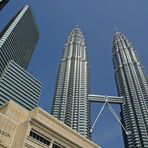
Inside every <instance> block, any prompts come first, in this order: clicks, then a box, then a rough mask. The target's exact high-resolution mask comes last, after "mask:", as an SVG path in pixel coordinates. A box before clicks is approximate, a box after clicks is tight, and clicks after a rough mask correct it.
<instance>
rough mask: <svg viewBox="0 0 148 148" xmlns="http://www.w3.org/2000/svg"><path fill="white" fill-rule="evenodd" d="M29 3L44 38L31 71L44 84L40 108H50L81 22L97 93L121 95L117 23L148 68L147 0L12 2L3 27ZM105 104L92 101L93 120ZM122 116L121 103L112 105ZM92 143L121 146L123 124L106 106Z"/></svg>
mask: <svg viewBox="0 0 148 148" xmlns="http://www.w3.org/2000/svg"><path fill="white" fill-rule="evenodd" d="M25 4H28V5H30V6H31V8H32V10H33V12H34V15H35V18H36V21H37V24H38V27H39V30H40V39H39V41H38V44H37V46H36V50H35V52H34V54H33V57H32V60H31V63H30V65H29V69H28V71H29V72H30V73H31V74H32V75H34V76H35V77H36V78H38V79H39V80H40V81H41V82H42V83H43V89H42V94H41V98H40V102H39V106H41V107H42V108H44V109H45V110H46V111H48V112H50V109H51V104H52V98H53V94H54V89H55V84H56V76H57V72H58V66H59V63H60V58H61V54H62V51H63V48H64V44H65V43H66V40H67V36H68V34H69V32H70V31H71V30H72V29H73V28H74V27H75V26H76V24H77V22H79V27H80V28H81V30H82V32H83V34H84V37H85V40H86V44H87V48H88V55H89V66H90V83H91V84H90V89H91V93H93V94H107V95H117V91H116V85H115V80H114V70H113V64H112V40H113V35H114V32H115V29H114V24H116V26H117V28H118V30H119V31H120V32H122V33H124V34H125V35H126V36H127V37H128V39H129V40H130V41H131V42H132V43H133V46H134V47H135V48H136V50H137V53H138V54H139V56H140V58H141V61H142V63H143V65H144V66H145V70H146V72H148V62H147V55H148V37H147V35H148V27H147V26H148V8H147V6H148V1H147V0H141V1H139V0H124V1H122V0H11V1H10V2H9V3H8V4H7V5H6V6H5V8H4V9H3V10H2V11H1V12H0V22H1V23H0V30H2V28H3V27H4V26H5V25H6V23H7V22H8V21H9V20H10V19H11V18H12V17H13V16H14V15H15V14H16V13H17V12H18V11H19V10H20V9H21V7H22V6H23V5H25ZM101 106H102V104H94V103H93V104H92V123H93V122H94V120H95V118H96V116H97V114H98V112H99V111H100V108H101ZM113 108H114V109H115V111H116V112H117V113H118V114H119V113H120V107H119V106H118V105H113ZM92 135H93V141H94V142H95V143H97V144H100V145H101V146H102V147H103V148H123V147H124V145H123V140H122V132H121V128H120V125H119V124H118V122H117V121H116V119H115V118H114V117H113V116H112V114H111V113H110V112H109V111H108V109H107V108H105V110H104V112H103V113H102V115H101V117H100V118H99V120H98V122H97V124H96V126H95V128H94V131H93V134H92Z"/></svg>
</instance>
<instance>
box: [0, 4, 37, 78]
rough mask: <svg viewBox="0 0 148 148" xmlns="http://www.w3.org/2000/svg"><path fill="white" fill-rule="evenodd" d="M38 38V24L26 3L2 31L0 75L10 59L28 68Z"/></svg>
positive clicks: (0, 39)
mask: <svg viewBox="0 0 148 148" xmlns="http://www.w3.org/2000/svg"><path fill="white" fill-rule="evenodd" d="M38 38H39V32H38V28H37V25H36V23H35V20H34V17H33V15H32V12H31V10H30V8H29V6H27V5H26V6H25V7H24V8H22V9H21V10H20V11H19V12H18V14H17V15H16V16H15V17H14V18H12V20H11V21H10V22H9V23H8V24H7V25H6V27H5V28H4V29H3V31H2V32H1V33H0V76H1V74H2V72H3V70H4V69H5V66H6V65H7V63H8V62H9V60H13V61H15V62H16V63H17V64H19V65H20V66H21V67H23V68H24V69H26V68H27V66H28V64H29V61H30V59H31V56H32V53H33V51H34V48H35V46H36V44H37V41H38Z"/></svg>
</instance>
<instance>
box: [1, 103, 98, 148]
mask: <svg viewBox="0 0 148 148" xmlns="http://www.w3.org/2000/svg"><path fill="white" fill-rule="evenodd" d="M0 147H1V148H100V146H98V145H97V144H95V143H93V142H92V141H90V140H89V139H87V138H85V137H83V136H82V135H80V134H79V133H78V132H76V131H74V130H73V129H71V128H70V127H68V126H67V125H65V124H64V123H63V122H61V121H59V120H58V119H56V118H54V117H53V116H52V115H50V114H49V113H47V112H46V111H44V110H43V109H42V108H40V107H37V108H36V109H34V110H32V111H28V110H26V109H25V108H23V107H22V106H20V105H19V104H16V103H15V102H13V101H12V100H10V101H9V102H7V103H6V104H5V105H3V106H2V107H0Z"/></svg>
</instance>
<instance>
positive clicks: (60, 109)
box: [52, 27, 91, 138]
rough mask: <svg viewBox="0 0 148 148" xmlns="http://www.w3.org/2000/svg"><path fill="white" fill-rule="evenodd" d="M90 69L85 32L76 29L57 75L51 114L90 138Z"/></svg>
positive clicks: (72, 33)
mask: <svg viewBox="0 0 148 148" xmlns="http://www.w3.org/2000/svg"><path fill="white" fill-rule="evenodd" d="M88 94H89V68H88V61H87V49H86V45H85V41H84V37H83V34H82V32H81V31H80V29H79V28H78V27H76V28H74V29H73V30H72V31H71V33H70V35H69V36H68V41H67V43H66V44H65V48H64V52H63V56H62V59H61V64H60V68H59V74H58V78H57V84H56V90H55V96H54V101H53V107H52V114H53V116H55V117H56V118H58V119H59V120H61V121H62V122H64V123H65V124H67V125H68V126H70V127H72V128H73V129H74V130H76V131H78V132H79V133H81V134H82V135H84V136H85V137H87V138H90V137H91V136H90V103H89V101H88Z"/></svg>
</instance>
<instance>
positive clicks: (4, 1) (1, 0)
mask: <svg viewBox="0 0 148 148" xmlns="http://www.w3.org/2000/svg"><path fill="white" fill-rule="evenodd" d="M8 1H9V0H0V11H1V10H2V9H3V7H4V6H5V5H6V4H7V3H8Z"/></svg>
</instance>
